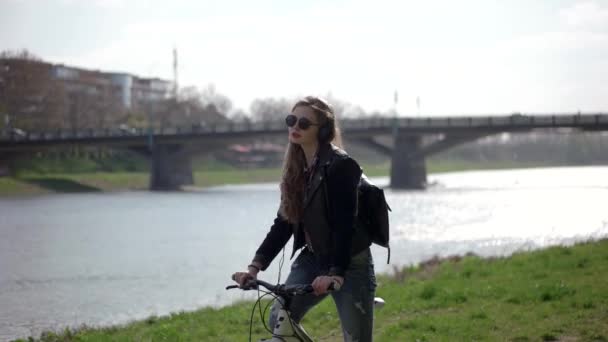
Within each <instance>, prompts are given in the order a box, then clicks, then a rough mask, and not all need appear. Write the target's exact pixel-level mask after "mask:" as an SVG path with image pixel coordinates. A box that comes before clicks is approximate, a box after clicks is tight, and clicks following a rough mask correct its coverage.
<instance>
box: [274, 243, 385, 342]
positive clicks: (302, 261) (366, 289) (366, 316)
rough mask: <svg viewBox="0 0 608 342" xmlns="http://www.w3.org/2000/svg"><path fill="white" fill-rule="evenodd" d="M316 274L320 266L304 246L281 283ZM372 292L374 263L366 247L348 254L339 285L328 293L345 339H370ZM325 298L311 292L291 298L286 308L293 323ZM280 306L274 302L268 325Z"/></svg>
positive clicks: (297, 281) (299, 281)
mask: <svg viewBox="0 0 608 342" xmlns="http://www.w3.org/2000/svg"><path fill="white" fill-rule="evenodd" d="M319 275H321V273H320V267H319V265H318V263H317V260H316V259H315V256H314V255H313V254H312V253H311V252H310V251H308V250H307V249H306V248H304V249H302V251H301V252H300V254H299V255H298V257H297V258H296V260H295V261H294V262H293V263H292V265H291V271H290V273H289V276H288V277H287V280H286V281H285V284H311V283H312V282H313V280H314V279H315V278H316V277H317V276H319ZM375 292H376V276H375V273H374V262H373V259H372V254H371V251H370V249H369V248H366V249H364V250H363V251H362V252H360V253H358V254H356V255H354V256H352V258H351V262H350V265H349V267H348V269H347V270H346V274H345V277H344V284H343V285H342V288H340V290H339V291H334V292H331V293H330V294H331V296H332V297H333V300H334V302H335V303H336V308H337V311H338V315H339V317H340V322H341V324H342V334H343V336H344V341H345V342H346V341H348V342H351V341H353V342H355V341H356V342H370V341H372V339H373V338H372V329H373V325H374V296H375ZM325 297H327V294H325V295H321V296H315V295H314V294H313V293H311V294H307V295H302V296H296V297H294V298H293V299H292V300H291V304H290V307H289V310H290V312H291V317H292V318H293V319H294V320H295V321H296V322H300V320H301V319H302V317H304V315H305V314H306V312H308V310H310V309H311V308H312V307H313V306H315V305H317V304H318V303H319V302H321V301H322V300H323V299H325ZM281 305H282V304H281V303H278V301H275V302H274V303H273V306H272V309H271V311H270V320H269V327H274V326H275V324H276V317H277V314H278V310H279V309H280V306H281Z"/></svg>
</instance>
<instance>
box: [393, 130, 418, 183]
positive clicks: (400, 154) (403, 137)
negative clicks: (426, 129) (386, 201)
mask: <svg viewBox="0 0 608 342" xmlns="http://www.w3.org/2000/svg"><path fill="white" fill-rule="evenodd" d="M421 149H422V136H420V135H407V134H403V133H397V135H396V137H395V147H394V148H393V156H392V162H391V188H395V189H424V188H425V187H426V163H425V159H424V155H423V154H422V153H421Z"/></svg>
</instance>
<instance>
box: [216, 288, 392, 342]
mask: <svg viewBox="0 0 608 342" xmlns="http://www.w3.org/2000/svg"><path fill="white" fill-rule="evenodd" d="M259 285H261V286H263V287H265V288H266V289H267V290H268V291H270V292H271V293H273V294H274V295H276V296H277V297H280V298H281V299H283V305H281V308H280V309H279V312H278V314H277V322H276V325H275V326H274V327H272V337H271V338H269V339H261V340H259V341H258V342H313V339H312V337H311V336H310V335H308V333H306V331H305V330H304V328H303V327H302V325H300V324H299V323H296V322H294V321H293V320H292V319H291V314H290V312H289V310H288V309H287V308H288V307H289V302H290V301H291V298H293V297H294V296H297V295H303V294H307V293H311V292H313V288H312V285H284V284H279V285H272V284H269V283H267V282H265V281H263V280H258V279H255V280H252V281H251V282H250V283H249V284H248V285H247V286H245V287H244V288H243V290H252V289H257V288H258V286H259ZM235 288H239V286H238V285H230V286H227V287H226V290H229V289H235ZM329 290H330V291H333V284H332V286H330V288H329ZM382 306H384V300H383V299H382V298H379V297H376V298H374V308H380V307H382Z"/></svg>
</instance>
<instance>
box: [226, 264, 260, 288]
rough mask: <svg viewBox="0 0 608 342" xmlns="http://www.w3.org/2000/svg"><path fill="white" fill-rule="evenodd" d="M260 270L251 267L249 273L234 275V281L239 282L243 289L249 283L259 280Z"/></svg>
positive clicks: (236, 273)
mask: <svg viewBox="0 0 608 342" xmlns="http://www.w3.org/2000/svg"><path fill="white" fill-rule="evenodd" d="M258 272H259V270H258V269H256V268H255V267H251V266H249V271H248V272H235V273H234V274H233V275H232V280H234V281H235V282H237V283H238V284H239V286H240V287H241V288H243V287H244V286H245V284H247V282H248V281H250V280H254V279H257V277H258Z"/></svg>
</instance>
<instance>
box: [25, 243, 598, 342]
mask: <svg viewBox="0 0 608 342" xmlns="http://www.w3.org/2000/svg"><path fill="white" fill-rule="evenodd" d="M606 284H608V239H604V240H600V241H595V242H587V243H581V244H577V245H574V246H570V247H551V248H548V249H544V250H538V251H531V252H530V251H529V252H520V253H516V254H514V255H512V256H510V257H506V258H485V259H484V258H480V257H477V256H474V255H469V256H466V257H452V258H446V259H442V260H440V259H431V260H428V261H426V262H424V263H421V264H420V265H418V266H416V267H407V268H404V269H401V270H396V271H395V272H394V275H391V276H388V275H381V276H379V277H378V288H377V295H378V296H381V297H383V298H384V299H385V300H386V302H387V304H386V306H385V307H384V308H382V309H379V310H378V311H377V312H376V322H375V341H416V340H420V341H470V340H490V341H608V309H607V308H608V287H606ZM252 306H253V303H252V302H244V303H237V304H234V305H231V306H227V307H223V308H219V309H214V308H203V309H200V310H198V311H195V312H180V313H174V314H171V315H170V316H166V317H149V318H148V319H145V320H143V321H138V322H133V323H130V324H128V325H124V326H115V327H107V328H87V327H82V328H81V329H77V330H69V329H66V330H64V331H62V332H60V333H50V332H47V333H44V334H43V335H42V336H41V337H40V338H38V339H33V338H32V339H30V341H44V342H47V341H149V340H153V341H156V340H159V341H160V340H167V341H230V342H232V341H247V340H248V337H249V335H248V333H249V317H250V315H251V308H252ZM303 324H304V326H305V327H306V329H307V331H309V332H310V333H311V334H313V335H314V336H316V339H315V340H319V341H341V340H342V339H341V336H340V331H339V320H338V319H337V316H336V313H335V308H334V305H333V303H332V301H331V300H326V301H324V302H322V303H321V304H320V305H319V306H317V307H315V308H314V309H313V310H311V312H310V313H309V314H308V315H307V316H306V318H305V319H304V321H303ZM263 329H264V328H263V326H262V324H261V322H260V320H259V316H256V317H255V319H254V328H253V331H254V339H253V340H257V339H258V338H260V337H262V336H266V335H267V334H265V333H263ZM16 341H26V340H16Z"/></svg>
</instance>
